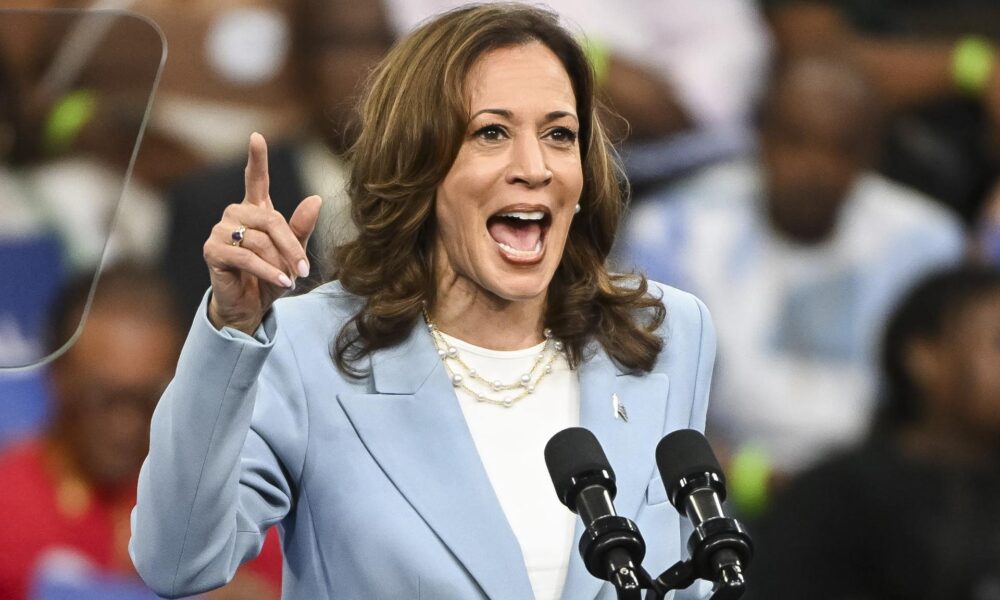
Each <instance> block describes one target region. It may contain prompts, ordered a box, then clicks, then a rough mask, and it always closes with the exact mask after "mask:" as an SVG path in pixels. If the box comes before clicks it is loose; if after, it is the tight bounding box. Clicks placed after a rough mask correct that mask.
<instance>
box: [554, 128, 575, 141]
mask: <svg viewBox="0 0 1000 600" xmlns="http://www.w3.org/2000/svg"><path fill="white" fill-rule="evenodd" d="M549 137H551V138H552V139H553V140H555V141H557V142H561V143H565V144H572V143H574V142H576V132H575V131H573V130H572V129H570V128H568V127H556V128H555V129H553V130H552V131H550V132H549Z"/></svg>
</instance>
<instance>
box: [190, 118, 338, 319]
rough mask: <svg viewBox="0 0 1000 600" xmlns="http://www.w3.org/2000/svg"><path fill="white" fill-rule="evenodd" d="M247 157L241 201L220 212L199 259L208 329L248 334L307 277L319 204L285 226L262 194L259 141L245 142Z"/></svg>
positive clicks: (303, 207) (263, 155)
mask: <svg viewBox="0 0 1000 600" xmlns="http://www.w3.org/2000/svg"><path fill="white" fill-rule="evenodd" d="M247 154H248V156H247V168H246V174H245V180H246V195H245V196H244V197H243V201H242V202H240V203H239V204H230V205H229V206H227V207H226V210H225V211H224V212H223V214H222V220H221V221H219V222H218V223H217V224H216V225H215V227H213V228H212V233H211V235H209V237H208V241H206V242H205V246H204V255H205V263H206V264H207V265H208V273H209V277H210V278H211V280H212V299H211V301H210V302H209V305H208V318H209V320H210V321H211V322H212V325H214V326H215V327H216V328H217V329H221V328H222V327H226V326H228V327H233V328H235V329H238V330H240V331H243V332H246V333H249V334H253V332H254V331H256V329H257V327H258V326H259V325H260V323H261V321H262V320H263V319H264V315H265V314H266V313H267V311H268V309H270V308H271V304H273V303H274V301H275V300H277V299H278V298H279V297H280V296H281V295H282V294H283V293H285V292H287V291H288V290H289V289H291V288H292V287H294V279H295V277H296V276H300V277H306V276H307V275H309V259H308V257H307V256H306V244H307V242H308V241H309V236H310V235H311V234H312V231H313V229H314V228H315V227H316V221H317V219H318V218H319V209H320V204H321V202H322V200H321V198H320V197H319V196H309V197H308V198H306V199H305V200H303V201H302V202H301V203H300V204H299V206H298V207H297V208H296V209H295V212H294V213H293V214H292V218H291V219H289V220H288V221H285V218H284V217H283V216H282V215H281V213H279V212H278V211H276V210H275V209H274V205H273V204H272V203H271V198H270V194H269V192H268V186H269V181H268V174H267V144H266V142H265V141H264V136H262V135H260V134H259V133H254V134H252V135H251V136H250V148H249V151H248V153H247ZM242 227H245V228H246V230H245V231H244V232H243V239H242V241H241V242H239V243H235V241H234V232H237V231H239V230H240V229H241V228H242Z"/></svg>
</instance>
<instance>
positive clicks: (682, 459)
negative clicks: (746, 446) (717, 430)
mask: <svg viewBox="0 0 1000 600" xmlns="http://www.w3.org/2000/svg"><path fill="white" fill-rule="evenodd" d="M656 466H657V468H658V469H659V470H660V477H661V478H662V479H663V484H664V485H666V486H671V485H673V484H675V483H676V482H677V481H678V480H680V479H682V478H686V477H691V476H693V475H699V474H701V473H715V474H716V475H718V476H719V478H720V480H721V481H722V482H723V483H725V477H724V475H723V473H722V467H721V466H719V461H718V459H716V458H715V453H714V452H712V447H711V446H710V445H709V444H708V440H707V439H705V436H704V435H703V434H702V433H701V432H699V431H696V430H694V429H678V430H677V431H672V432H670V433H668V434H667V435H666V436H665V437H664V438H663V439H662V440H660V443H659V444H657V445H656Z"/></svg>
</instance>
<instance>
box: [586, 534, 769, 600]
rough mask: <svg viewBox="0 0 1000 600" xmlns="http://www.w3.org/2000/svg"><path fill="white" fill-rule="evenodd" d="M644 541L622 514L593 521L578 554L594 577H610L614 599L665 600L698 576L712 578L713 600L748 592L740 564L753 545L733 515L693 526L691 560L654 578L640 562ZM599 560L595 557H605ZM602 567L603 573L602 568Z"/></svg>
mask: <svg viewBox="0 0 1000 600" xmlns="http://www.w3.org/2000/svg"><path fill="white" fill-rule="evenodd" d="M645 550H646V547H645V543H644V542H643V540H642V535H641V534H640V533H639V530H638V528H637V527H636V526H635V523H633V522H632V521H630V520H629V519H626V518H623V517H620V516H610V515H609V516H606V517H603V518H600V519H597V520H596V521H594V522H593V524H592V526H591V527H590V528H588V529H587V530H585V532H584V534H583V536H582V537H581V538H580V553H581V555H582V556H583V558H584V563H585V564H586V565H587V569H588V570H589V571H590V572H591V574H593V575H594V576H596V577H599V578H601V579H604V580H606V581H609V582H610V583H611V585H612V586H614V588H615V592H616V593H617V596H618V600H641V598H642V590H644V589H645V590H647V591H646V598H645V600H663V598H664V597H665V596H666V595H667V592H670V591H673V590H680V589H684V588H687V587H689V586H690V585H691V584H693V583H694V582H695V581H696V580H698V579H705V580H708V581H712V582H714V584H715V585H714V586H713V587H712V596H711V600H737V599H738V598H740V597H742V596H743V592H744V591H745V590H746V580H745V578H744V575H743V566H742V565H744V564H746V563H748V562H749V560H750V557H751V556H752V554H753V545H752V542H751V541H750V536H749V535H748V534H747V532H746V529H745V528H744V527H743V525H741V524H740V522H739V521H737V520H736V519H732V518H729V517H718V518H713V519H709V520H708V521H705V522H704V523H702V524H700V525H698V526H697V527H695V530H694V533H692V534H691V537H690V538H688V551H689V552H690V555H691V558H690V559H688V560H680V561H678V562H677V563H676V564H674V565H673V566H672V567H670V568H669V569H667V570H666V571H664V572H663V573H660V575H659V576H658V577H657V578H655V579H653V577H652V576H651V575H650V574H649V572H648V571H646V569H644V568H643V567H642V565H641V564H639V565H636V564H634V562H633V561H632V559H631V558H630V556H635V557H636V559H637V560H638V561H642V559H643V557H644V556H645ZM605 554H606V556H607V558H609V560H608V561H607V562H602V561H599V560H597V557H599V556H603V555H605ZM602 565H606V568H607V572H606V573H604V574H605V575H606V576H604V577H602V576H601V571H602V569H601V566H602Z"/></svg>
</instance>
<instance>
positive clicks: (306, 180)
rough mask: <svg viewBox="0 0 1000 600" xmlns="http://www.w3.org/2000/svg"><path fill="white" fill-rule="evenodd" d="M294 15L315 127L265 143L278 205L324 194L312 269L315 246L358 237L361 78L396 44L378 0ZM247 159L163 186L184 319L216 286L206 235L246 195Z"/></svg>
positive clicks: (314, 0)
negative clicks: (351, 208)
mask: <svg viewBox="0 0 1000 600" xmlns="http://www.w3.org/2000/svg"><path fill="white" fill-rule="evenodd" d="M289 12H290V14H291V15H292V18H291V26H292V32H293V36H292V53H291V56H290V59H289V60H290V62H291V72H292V74H293V76H294V78H295V79H294V81H295V82H296V85H295V86H293V87H295V88H296V89H301V90H305V89H308V90H310V92H309V93H308V94H305V95H304V100H305V102H306V107H307V111H308V121H309V125H308V127H306V128H304V129H303V130H301V131H297V132H295V133H294V135H288V136H286V137H284V138H279V139H278V140H276V141H274V142H273V143H269V146H268V175H269V180H270V186H271V187H270V194H271V201H272V202H273V204H274V208H275V210H277V211H278V212H280V213H281V214H282V215H284V216H285V218H290V217H291V215H292V213H293V211H294V210H295V207H296V206H297V205H298V202H299V201H300V200H301V199H302V197H303V196H305V195H306V191H307V190H310V191H315V192H317V193H319V194H320V195H321V196H322V197H323V199H324V202H323V209H322V213H321V216H320V223H319V224H318V225H317V228H316V233H317V235H316V236H314V237H313V239H312V247H311V248H310V255H311V256H310V260H311V264H312V266H313V270H314V275H318V274H319V273H320V272H322V271H323V270H324V269H323V267H324V266H325V263H324V258H323V257H322V252H320V251H318V249H320V248H323V247H326V246H328V245H330V244H334V243H341V242H343V241H346V239H347V238H348V237H350V236H351V235H353V233H354V227H353V225H352V224H351V222H350V216H349V215H348V214H347V205H348V202H347V194H346V175H347V167H346V165H345V163H344V160H343V158H342V154H343V152H345V151H346V150H347V148H348V147H349V146H350V145H351V143H352V141H353V138H354V136H355V135H356V131H354V130H353V129H352V128H356V125H357V122H356V121H357V117H356V115H355V111H354V105H355V103H356V96H357V95H358V94H359V93H360V83H361V82H362V80H363V79H364V77H365V76H366V75H367V73H368V72H369V71H370V70H371V69H372V68H373V66H374V65H375V64H377V63H378V61H379V60H380V59H381V58H382V57H383V56H384V54H385V52H386V51H387V50H388V49H389V46H390V45H391V42H392V35H391V32H389V31H388V29H387V26H386V25H385V24H384V23H385V16H384V15H383V14H382V3H381V2H368V3H362V4H356V3H351V2H349V1H348V0H301V1H299V2H297V3H296V5H295V8H294V10H290V11H289ZM245 166H246V161H245V160H244V161H242V162H238V161H233V162H227V163H225V164H218V165H213V166H212V167H210V168H207V169H203V170H198V171H196V172H193V173H191V174H189V175H188V176H186V177H183V178H181V179H180V180H178V181H177V182H175V183H174V184H173V185H171V186H169V187H168V188H167V190H166V196H167V198H166V199H167V204H168V208H169V211H170V223H169V227H168V228H167V248H166V252H165V254H164V255H163V257H162V258H163V260H162V263H161V264H162V269H163V272H164V273H165V274H166V275H167V277H168V278H169V279H170V282H171V285H172V287H173V289H174V290H175V292H176V293H177V294H178V300H179V301H178V304H179V306H181V307H182V310H183V312H184V318H185V321H189V320H190V318H191V317H193V315H194V310H195V308H196V307H197V306H198V302H199V300H200V299H201V296H202V295H204V293H205V290H206V289H207V288H208V286H209V277H208V272H207V271H206V270H205V263H204V258H203V257H202V252H201V243H202V241H203V238H204V237H205V235H206V232H208V231H210V230H211V228H212V226H213V225H214V224H215V223H216V221H217V220H218V216H219V214H220V213H221V212H222V211H223V209H225V207H226V204H227V203H228V202H229V199H230V198H233V197H238V196H239V195H240V194H242V193H243V177H244V168H245Z"/></svg>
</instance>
